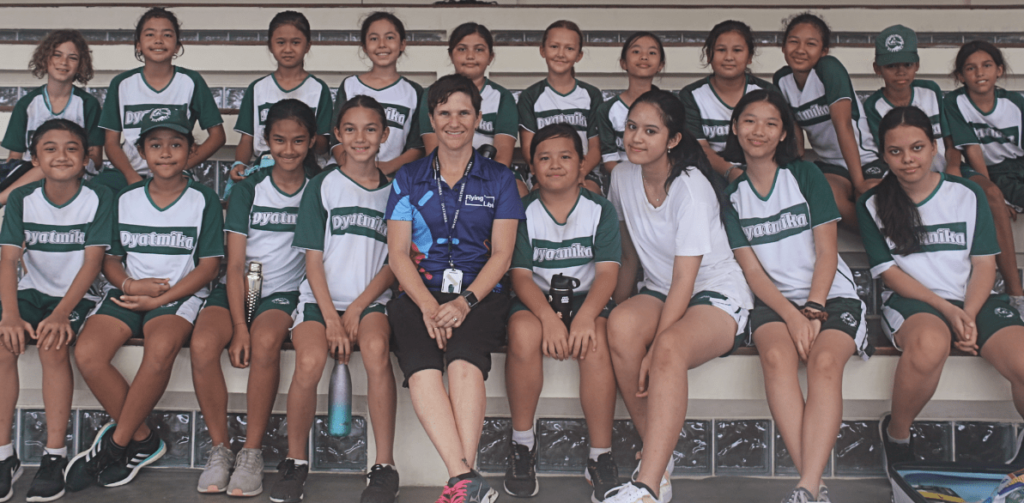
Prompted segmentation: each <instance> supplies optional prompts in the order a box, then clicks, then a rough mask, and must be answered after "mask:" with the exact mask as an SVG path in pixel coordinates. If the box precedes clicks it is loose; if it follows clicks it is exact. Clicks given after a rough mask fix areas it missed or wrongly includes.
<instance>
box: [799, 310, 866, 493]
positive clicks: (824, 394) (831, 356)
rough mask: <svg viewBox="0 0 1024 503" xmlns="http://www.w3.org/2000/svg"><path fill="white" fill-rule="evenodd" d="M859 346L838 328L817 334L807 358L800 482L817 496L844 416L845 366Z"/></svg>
mask: <svg viewBox="0 0 1024 503" xmlns="http://www.w3.org/2000/svg"><path fill="white" fill-rule="evenodd" d="M856 350H857V346H856V344H855V343H854V341H853V338H852V337H850V336H849V335H848V334H846V333H843V332H840V331H839V330H825V331H823V332H821V333H819V334H818V337H817V338H816V339H814V344H813V345H812V346H811V353H810V355H808V358H807V406H806V407H805V408H804V421H803V423H804V425H803V439H802V440H803V441H802V442H801V447H802V451H801V456H800V457H801V459H802V460H803V467H802V470H800V482H799V483H798V484H797V485H798V486H799V487H803V488H804V489H807V490H808V491H810V492H811V494H814V495H815V496H817V494H818V487H819V486H820V485H821V475H822V473H823V472H824V471H825V465H826V464H828V458H829V455H830V454H831V452H832V447H833V446H834V445H835V443H836V437H837V436H838V435H839V426H840V423H842V420H843V370H844V369H845V368H846V362H847V361H849V360H850V357H851V356H853V352H854V351H856Z"/></svg>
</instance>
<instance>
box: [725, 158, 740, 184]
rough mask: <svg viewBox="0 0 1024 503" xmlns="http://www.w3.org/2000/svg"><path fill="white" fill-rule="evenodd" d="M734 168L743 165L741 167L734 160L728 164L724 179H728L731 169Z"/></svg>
mask: <svg viewBox="0 0 1024 503" xmlns="http://www.w3.org/2000/svg"><path fill="white" fill-rule="evenodd" d="M734 169H739V170H742V169H743V167H741V166H740V165H739V164H737V163H735V162H734V163H732V166H729V169H727V170H725V179H726V180H728V179H729V175H730V174H732V170H734Z"/></svg>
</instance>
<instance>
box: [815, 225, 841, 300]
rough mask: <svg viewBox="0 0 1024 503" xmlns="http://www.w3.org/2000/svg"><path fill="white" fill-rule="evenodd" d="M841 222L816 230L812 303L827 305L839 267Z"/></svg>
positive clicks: (819, 227) (818, 227)
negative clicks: (839, 230) (839, 231)
mask: <svg viewBox="0 0 1024 503" xmlns="http://www.w3.org/2000/svg"><path fill="white" fill-rule="evenodd" d="M838 229H839V222H837V221H833V222H829V223H826V224H821V225H819V226H817V227H815V228H814V230H813V234H814V273H813V274H812V275H811V293H810V295H809V296H808V297H807V300H808V301H810V302H815V303H818V304H821V305H823V306H824V305H825V302H826V301H828V292H829V290H831V289H832V282H833V281H835V279H836V268H837V267H839V244H838V237H837V233H838Z"/></svg>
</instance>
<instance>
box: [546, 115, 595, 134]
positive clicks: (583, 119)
mask: <svg viewBox="0 0 1024 503" xmlns="http://www.w3.org/2000/svg"><path fill="white" fill-rule="evenodd" d="M563 123H565V124H569V125H570V126H574V127H576V129H586V128H587V116H586V115H584V114H583V112H574V113H571V114H556V115H552V116H550V117H537V130H538V131H540V130H541V129H544V126H550V125H552V124H563Z"/></svg>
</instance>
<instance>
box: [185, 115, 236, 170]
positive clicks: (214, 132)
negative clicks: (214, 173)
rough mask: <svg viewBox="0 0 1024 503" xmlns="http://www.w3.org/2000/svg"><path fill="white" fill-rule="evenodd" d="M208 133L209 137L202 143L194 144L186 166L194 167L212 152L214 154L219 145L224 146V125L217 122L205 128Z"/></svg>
mask: <svg viewBox="0 0 1024 503" xmlns="http://www.w3.org/2000/svg"><path fill="white" fill-rule="evenodd" d="M206 132H207V133H209V135H210V136H209V137H208V138H207V139H206V141H204V142H203V144H202V145H197V146H196V151H195V153H194V154H192V155H191V156H189V158H188V167H189V168H190V169H191V168H194V167H196V166H198V165H199V164H201V163H203V162H205V161H206V160H207V159H209V158H210V156H212V155H213V154H216V153H217V151H218V150H220V148H221V147H223V146H224V142H225V141H227V137H226V136H225V135H224V125H223V124H217V125H216V126H213V127H211V128H210V129H207V130H206Z"/></svg>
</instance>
